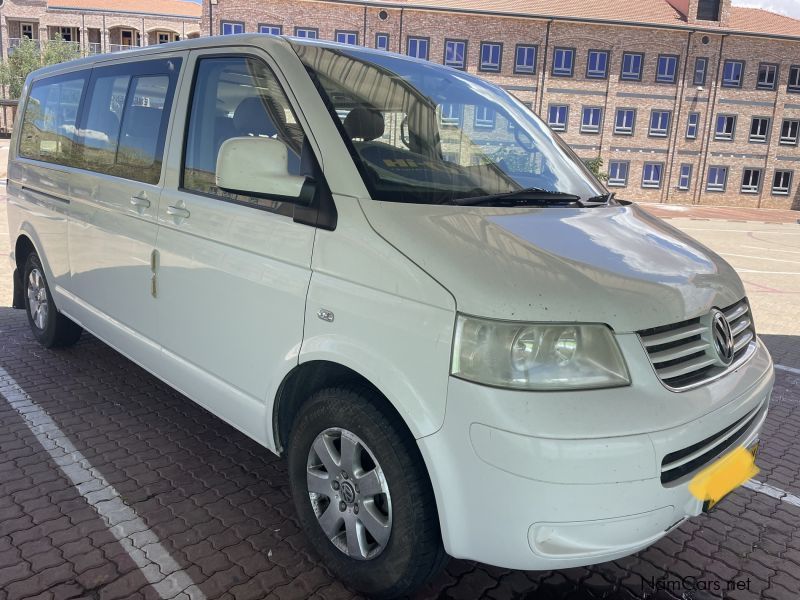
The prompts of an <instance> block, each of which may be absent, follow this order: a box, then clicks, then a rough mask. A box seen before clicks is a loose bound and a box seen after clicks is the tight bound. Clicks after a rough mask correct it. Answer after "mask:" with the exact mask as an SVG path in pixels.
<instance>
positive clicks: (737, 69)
mask: <svg viewBox="0 0 800 600" xmlns="http://www.w3.org/2000/svg"><path fill="white" fill-rule="evenodd" d="M743 77H744V61H741V60H726V61H725V64H724V66H723V67H722V87H742V79H743Z"/></svg>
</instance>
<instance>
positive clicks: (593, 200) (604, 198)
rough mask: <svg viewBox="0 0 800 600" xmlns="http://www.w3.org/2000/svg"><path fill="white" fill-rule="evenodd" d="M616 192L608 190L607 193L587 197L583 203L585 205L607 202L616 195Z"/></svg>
mask: <svg viewBox="0 0 800 600" xmlns="http://www.w3.org/2000/svg"><path fill="white" fill-rule="evenodd" d="M616 195H617V193H616V192H608V193H607V194H600V195H598V196H592V197H591V198H587V199H586V200H584V201H583V203H584V204H587V205H594V204H607V203H609V202H611V201H612V200H613V199H614V196H616Z"/></svg>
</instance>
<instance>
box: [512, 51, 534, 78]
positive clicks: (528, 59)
mask: <svg viewBox="0 0 800 600" xmlns="http://www.w3.org/2000/svg"><path fill="white" fill-rule="evenodd" d="M537 50H538V48H537V47H536V46H528V45H525V44H518V45H517V51H516V53H515V59H514V73H535V72H536V53H537Z"/></svg>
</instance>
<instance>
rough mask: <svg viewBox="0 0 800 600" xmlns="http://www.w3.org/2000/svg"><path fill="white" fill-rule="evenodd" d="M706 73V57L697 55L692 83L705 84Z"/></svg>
mask: <svg viewBox="0 0 800 600" xmlns="http://www.w3.org/2000/svg"><path fill="white" fill-rule="evenodd" d="M707 74H708V59H707V58H705V57H702V56H701V57H698V58H696V59H695V61H694V77H693V78H692V83H693V84H694V85H700V86H703V85H705V84H706V75H707Z"/></svg>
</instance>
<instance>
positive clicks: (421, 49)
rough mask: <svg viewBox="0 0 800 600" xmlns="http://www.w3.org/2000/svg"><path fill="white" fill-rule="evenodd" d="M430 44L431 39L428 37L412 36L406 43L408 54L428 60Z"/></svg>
mask: <svg viewBox="0 0 800 600" xmlns="http://www.w3.org/2000/svg"><path fill="white" fill-rule="evenodd" d="M429 45H430V40H428V38H420V37H410V38H408V42H407V45H406V54H408V55H409V56H413V57H414V58H421V59H423V60H428V46H429Z"/></svg>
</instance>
